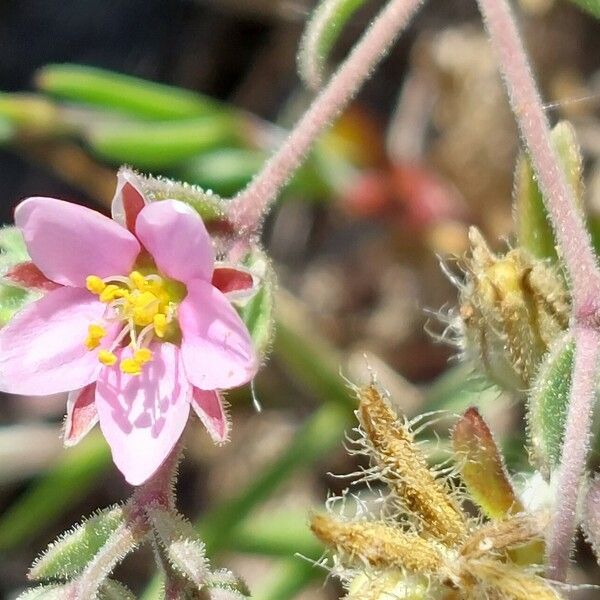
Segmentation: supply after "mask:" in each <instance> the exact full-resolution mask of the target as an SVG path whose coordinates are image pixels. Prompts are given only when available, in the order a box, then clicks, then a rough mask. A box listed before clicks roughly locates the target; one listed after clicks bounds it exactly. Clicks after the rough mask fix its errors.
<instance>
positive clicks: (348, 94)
mask: <svg viewBox="0 0 600 600" xmlns="http://www.w3.org/2000/svg"><path fill="white" fill-rule="evenodd" d="M422 2H423V0H391V1H390V2H389V3H388V5H387V6H386V7H385V8H384V9H383V10H382V11H381V12H380V13H379V15H378V16H377V18H376V19H375V20H374V21H373V23H372V24H371V26H370V27H369V29H368V30H367V31H366V32H365V34H364V35H363V37H362V38H361V40H360V41H359V42H358V43H357V44H356V46H355V47H354V49H353V50H352V52H351V53H350V55H349V56H348V58H347V59H346V60H345V61H344V62H343V63H342V65H341V66H340V67H339V69H338V70H337V72H336V73H335V75H334V76H333V77H332V78H331V80H330V81H329V83H328V84H327V86H326V87H325V88H324V89H323V91H322V92H321V93H320V94H319V96H317V98H316V99H315V101H314V102H313V103H312V105H311V107H310V108H309V109H308V111H307V112H306V113H305V114H304V116H303V117H302V118H301V119H300V121H299V122H298V124H297V125H296V126H295V127H294V129H293V131H292V133H291V134H290V136H289V137H288V138H287V140H286V141H285V142H284V144H283V145H282V147H281V148H280V149H279V151H278V152H277V153H276V154H275V155H274V156H273V157H272V158H271V159H270V160H269V161H268V162H267V164H266V165H265V167H264V168H263V169H262V171H261V172H260V173H259V174H258V175H257V176H256V177H255V178H254V180H253V181H252V182H251V183H250V184H249V185H248V186H247V187H246V188H245V189H244V190H242V191H241V192H240V193H239V194H238V195H237V196H236V197H235V198H233V199H232V201H231V203H230V205H229V207H230V208H229V216H230V219H231V220H232V222H233V223H234V224H235V225H236V226H237V227H239V228H240V229H242V230H243V231H245V232H247V233H252V232H254V231H256V230H257V229H258V227H259V226H260V222H261V219H262V216H263V214H264V213H265V211H266V210H267V209H268V207H269V206H270V204H271V203H272V202H273V201H274V200H275V199H276V197H277V194H278V192H279V190H280V189H281V187H282V186H283V185H284V184H285V183H286V182H287V181H288V180H289V179H290V177H291V176H292V174H293V173H294V171H295V170H296V169H297V168H298V167H299V166H300V164H301V162H302V160H303V159H304V157H305V155H306V153H307V152H308V150H309V148H310V146H311V145H312V143H313V142H314V140H315V139H316V137H317V136H318V135H319V134H320V133H321V132H322V131H323V129H324V128H325V127H327V126H328V125H329V124H330V123H331V121H332V120H333V119H334V118H335V117H336V116H338V114H339V113H340V112H341V111H342V110H343V109H344V108H345V107H346V105H347V104H348V103H349V102H350V100H351V99H352V98H353V97H354V95H355V94H356V92H357V91H358V89H359V88H360V86H361V85H362V84H363V83H364V81H365V80H366V79H367V78H368V77H369V75H370V74H371V73H372V71H373V68H374V67H375V65H376V64H377V63H378V62H379V61H380V60H381V59H382V58H383V57H384V56H385V54H386V53H387V51H388V49H389V47H390V45H391V44H392V43H393V42H394V40H395V39H396V37H397V36H398V35H399V34H400V32H401V31H402V30H403V29H404V27H405V26H406V25H407V24H408V22H409V21H410V19H411V17H412V16H413V14H414V13H415V12H416V10H417V8H418V7H419V5H420V4H421V3H422Z"/></svg>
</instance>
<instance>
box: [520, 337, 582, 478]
mask: <svg viewBox="0 0 600 600" xmlns="http://www.w3.org/2000/svg"><path fill="white" fill-rule="evenodd" d="M574 354H575V343H574V341H573V338H572V336H571V334H569V333H567V334H565V335H564V336H562V337H560V338H558V339H557V340H556V342H555V343H554V345H553V347H552V348H550V351H549V352H548V354H547V355H546V358H545V359H544V361H543V362H542V364H541V366H540V369H539V372H538V374H537V377H536V379H535V382H534V385H533V388H532V390H531V392H530V394H529V398H528V410H527V424H528V436H529V443H530V445H531V452H530V458H531V460H532V462H533V464H534V465H535V466H536V467H537V468H538V469H539V470H540V471H541V472H542V473H543V474H544V475H545V476H547V477H548V476H549V475H550V473H551V472H552V471H553V470H554V469H555V468H556V467H557V466H558V464H559V462H560V457H561V453H562V444H563V438H564V430H565V423H566V416H567V408H568V405H569V396H570V393H571V375H572V371H573V360H574ZM582 443H584V442H583V440H582Z"/></svg>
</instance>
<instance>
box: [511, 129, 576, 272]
mask: <svg viewBox="0 0 600 600" xmlns="http://www.w3.org/2000/svg"><path fill="white" fill-rule="evenodd" d="M552 143H553V144H554V148H555V149H556V151H557V152H558V155H559V158H560V163H561V165H562V168H563V170H564V172H565V175H566V176H567V181H568V183H570V184H571V186H572V188H573V191H574V193H575V198H576V200H577V202H578V207H579V208H580V209H581V210H582V211H583V179H582V173H583V161H582V157H581V150H580V148H579V145H578V143H577V139H576V137H575V130H574V129H573V127H572V126H571V124H570V123H568V122H567V121H562V122H560V123H558V124H557V125H556V127H554V129H553V130H552ZM514 205H515V220H516V225H517V234H518V239H519V246H521V247H523V248H525V249H527V250H529V252H531V254H533V256H535V257H537V258H549V259H551V260H553V261H556V260H557V254H556V248H555V246H556V241H555V239H554V232H553V231H552V226H551V224H550V221H549V219H548V214H547V212H546V208H545V206H544V199H543V196H542V192H541V191H540V188H539V186H538V184H537V181H536V177H535V173H534V171H533V167H532V165H531V161H530V160H529V159H528V158H527V157H526V156H525V154H521V156H520V157H519V159H518V161H517V170H516V176H515V198H514Z"/></svg>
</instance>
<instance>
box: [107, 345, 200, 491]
mask: <svg viewBox="0 0 600 600" xmlns="http://www.w3.org/2000/svg"><path fill="white" fill-rule="evenodd" d="M150 349H151V350H152V352H153V353H154V356H153V358H152V361H151V362H149V363H147V364H146V365H145V366H144V369H143V371H142V374H141V375H138V376H130V375H125V374H124V373H122V372H121V370H120V368H119V365H118V363H117V364H116V365H115V366H113V367H105V368H103V369H102V371H101V373H100V377H99V379H98V384H97V386H96V408H97V410H98V415H99V417H100V427H101V429H102V433H103V434H104V437H106V440H107V441H108V444H109V445H110V448H111V450H112V456H113V460H114V462H115V464H116V465H117V468H118V469H119V470H120V471H121V473H123V475H124V476H125V479H126V480H127V481H128V482H129V483H130V484H132V485H140V484H142V483H144V482H145V481H146V480H147V479H149V478H150V477H151V476H152V475H153V474H154V473H155V472H156V470H157V469H158V468H159V467H160V465H161V464H162V463H163V462H164V460H165V459H166V458H167V456H169V454H170V452H171V450H173V448H174V446H175V444H176V443H177V440H178V439H179V438H180V436H181V433H182V432H183V429H184V427H185V424H186V422H187V419H188V415H189V410H190V404H189V401H190V397H191V394H192V390H191V386H190V385H189V383H188V381H187V379H186V378H185V374H184V372H183V368H182V366H181V364H180V359H179V349H178V348H177V347H176V346H174V345H173V344H169V343H154V344H152V345H151V346H150ZM117 354H118V355H119V358H126V357H128V356H131V349H130V348H123V349H122V350H121V351H120V352H118V353H117Z"/></svg>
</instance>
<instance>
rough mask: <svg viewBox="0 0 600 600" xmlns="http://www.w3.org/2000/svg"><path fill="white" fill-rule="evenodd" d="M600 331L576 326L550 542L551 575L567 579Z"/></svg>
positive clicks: (599, 351) (591, 403)
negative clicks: (573, 356)
mask: <svg viewBox="0 0 600 600" xmlns="http://www.w3.org/2000/svg"><path fill="white" fill-rule="evenodd" d="M599 356H600V332H599V331H597V330H596V329H592V328H590V327H587V326H585V325H576V326H575V364H574V367H573V380H572V383H571V393H570V398H569V410H568V413H567V426H566V429H565V441H564V445H563V450H562V458H561V465H560V468H559V470H558V485H557V489H556V506H555V511H554V513H553V515H552V522H551V525H550V532H549V536H548V539H547V541H546V554H547V564H548V576H549V577H550V578H551V579H554V580H556V581H565V580H566V577H567V570H568V567H569V558H570V556H571V550H572V546H573V531H574V530H575V526H576V510H577V499H578V496H579V492H580V488H581V483H582V478H583V475H584V471H585V463H586V458H587V454H588V451H589V447H590V444H589V440H590V431H591V427H592V416H593V406H594V400H595V398H596V369H597V364H598V357H599Z"/></svg>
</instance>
